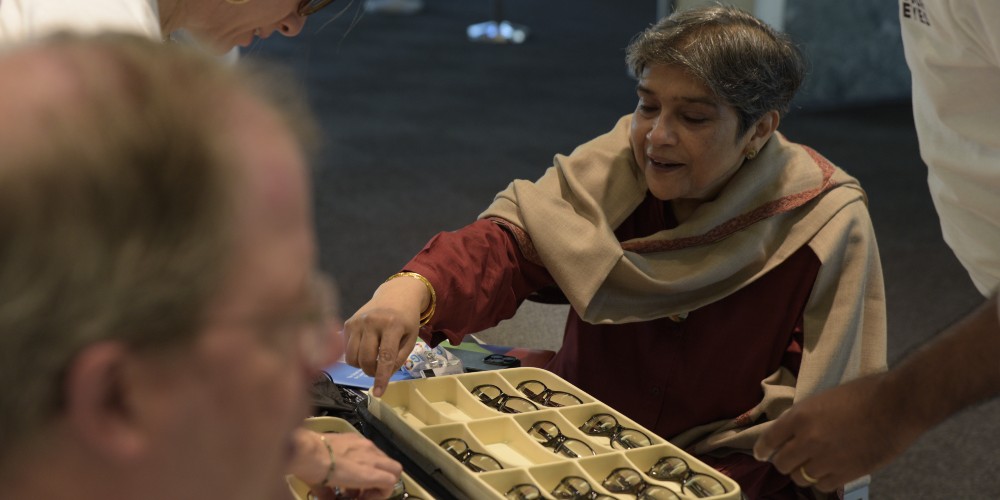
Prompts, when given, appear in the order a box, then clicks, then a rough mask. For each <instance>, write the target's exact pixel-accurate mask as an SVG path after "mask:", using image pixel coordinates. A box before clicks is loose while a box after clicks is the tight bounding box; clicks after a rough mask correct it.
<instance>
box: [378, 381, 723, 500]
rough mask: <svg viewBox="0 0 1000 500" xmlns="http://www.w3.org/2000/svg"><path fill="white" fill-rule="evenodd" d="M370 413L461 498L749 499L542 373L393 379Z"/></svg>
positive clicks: (589, 398)
mask: <svg viewBox="0 0 1000 500" xmlns="http://www.w3.org/2000/svg"><path fill="white" fill-rule="evenodd" d="M368 411H369V412H370V413H371V415H372V416H373V417H374V418H376V419H378V420H379V421H380V422H381V423H382V424H384V425H385V426H386V427H387V428H388V429H389V430H390V431H391V432H392V434H394V436H395V438H396V439H399V440H402V441H404V442H405V445H406V446H405V448H406V449H407V450H409V451H410V452H414V453H417V454H419V455H420V457H419V460H420V461H421V462H423V463H425V464H427V467H428V472H431V473H434V474H439V475H443V476H444V477H446V478H448V480H449V482H450V483H451V484H452V485H453V486H454V487H456V488H457V489H458V490H460V491H459V492H458V496H460V497H461V498H477V499H478V498H499V499H510V500H529V499H544V498H556V499H609V498H635V497H638V498H642V499H645V500H674V499H685V498H716V499H720V500H730V499H731V500H738V499H739V498H740V490H739V486H738V485H737V484H736V483H735V482H734V481H733V480H732V479H730V478H728V477H726V476H725V475H723V474H720V473H719V472H718V471H716V470H714V469H712V468H711V467H709V466H708V465H705V464H704V463H702V462H701V461H699V460H698V459H696V458H694V457H693V456H691V455H690V454H688V453H686V452H684V451H683V450H681V449H680V448H678V447H676V446H674V445H672V444H670V443H669V442H667V441H666V440H665V439H663V438H661V437H659V436H657V435H656V434H653V433H652V432H650V431H649V430H647V429H645V428H643V427H642V426H640V425H638V424H636V423H635V422H634V421H632V420H630V419H629V418H628V417H626V416H624V415H622V414H621V413H619V412H617V411H616V410H615V409H614V408H611V407H609V406H607V405H605V404H604V403H602V402H601V401H598V400H597V399H595V398H594V397H592V396H590V395H589V394H587V393H585V392H583V391H581V390H580V389H578V388H576V387H575V386H573V385H572V384H570V383H569V382H567V381H565V380H563V379H562V378H560V377H559V376H557V375H555V374H553V373H550V372H548V371H545V370H542V369H538V368H526V367H525V368H510V369H505V370H493V371H484V372H475V373H464V374H460V375H451V376H446V377H435V378H427V379H414V380H401V381H397V382H392V383H390V384H389V385H388V386H387V388H386V391H385V393H383V394H382V397H380V398H375V397H370V398H369V402H368Z"/></svg>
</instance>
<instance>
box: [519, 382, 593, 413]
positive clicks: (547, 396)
mask: <svg viewBox="0 0 1000 500" xmlns="http://www.w3.org/2000/svg"><path fill="white" fill-rule="evenodd" d="M517 390H519V391H521V392H522V393H524V394H525V395H526V396H528V399H530V400H532V401H534V402H536V403H540V404H542V405H545V406H551V407H556V408H558V407H561V406H572V405H579V404H583V401H582V400H581V399H580V398H578V397H576V396H575V395H573V394H571V393H568V392H566V391H554V390H552V389H549V388H548V387H546V386H545V384H543V383H541V382H539V381H537V380H525V381H524V382H521V383H520V384H517Z"/></svg>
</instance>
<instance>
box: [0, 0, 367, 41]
mask: <svg viewBox="0 0 1000 500" xmlns="http://www.w3.org/2000/svg"><path fill="white" fill-rule="evenodd" d="M333 2H334V0H87V1H85V2H84V1H79V0H3V1H2V2H0V44H4V43H10V42H16V41H21V40H26V39H32V38H39V37H43V36H45V35H48V34H51V33H54V32H60V31H72V32H80V33H96V32H101V31H115V32H127V33H134V34H137V35H140V36H145V37H148V38H151V39H153V40H166V39H170V38H171V37H173V35H174V34H179V35H180V36H179V37H178V38H183V39H187V38H193V39H194V40H195V41H196V42H198V43H200V44H202V45H204V46H206V47H208V48H209V49H210V50H211V51H213V52H216V53H219V54H224V53H227V52H229V51H230V50H231V49H233V48H234V47H236V46H241V47H247V46H249V45H250V44H251V43H252V42H253V41H254V40H258V39H266V38H268V37H270V36H271V35H273V34H275V33H279V34H281V35H284V36H288V37H292V36H296V35H298V34H299V33H301V32H302V28H303V27H304V26H305V22H306V18H307V17H309V16H310V15H313V14H315V13H317V12H319V11H320V10H321V9H323V8H325V7H327V6H329V5H330V4H332V3H333ZM345 3H347V4H348V5H350V2H345Z"/></svg>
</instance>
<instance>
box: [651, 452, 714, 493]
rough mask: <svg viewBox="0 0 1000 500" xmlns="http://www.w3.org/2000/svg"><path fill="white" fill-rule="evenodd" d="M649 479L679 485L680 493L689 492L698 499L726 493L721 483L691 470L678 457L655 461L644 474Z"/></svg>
mask: <svg viewBox="0 0 1000 500" xmlns="http://www.w3.org/2000/svg"><path fill="white" fill-rule="evenodd" d="M646 474H649V477H651V478H653V479H659V480H660V481H671V482H675V483H680V485H681V491H682V492H684V493H687V492H688V491H690V492H691V494H693V495H694V496H696V497H698V498H707V497H712V496H715V495H722V494H723V493H725V492H726V487H725V486H724V485H723V484H722V481H719V480H718V479H716V478H714V477H712V476H709V475H708V474H702V473H701V472H695V471H693V470H691V467H690V466H688V463H687V462H685V461H684V459H683V458H680V457H663V458H661V459H659V460H657V461H656V463H655V464H653V466H652V467H650V468H649V470H648V471H647V472H646Z"/></svg>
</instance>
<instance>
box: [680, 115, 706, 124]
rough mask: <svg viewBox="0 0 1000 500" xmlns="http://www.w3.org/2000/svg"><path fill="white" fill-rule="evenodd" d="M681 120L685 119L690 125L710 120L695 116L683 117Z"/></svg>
mask: <svg viewBox="0 0 1000 500" xmlns="http://www.w3.org/2000/svg"><path fill="white" fill-rule="evenodd" d="M681 118H683V119H684V121H686V122H688V123H694V124H698V123H705V122H707V121H708V118H705V117H703V116H695V115H682V116H681Z"/></svg>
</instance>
